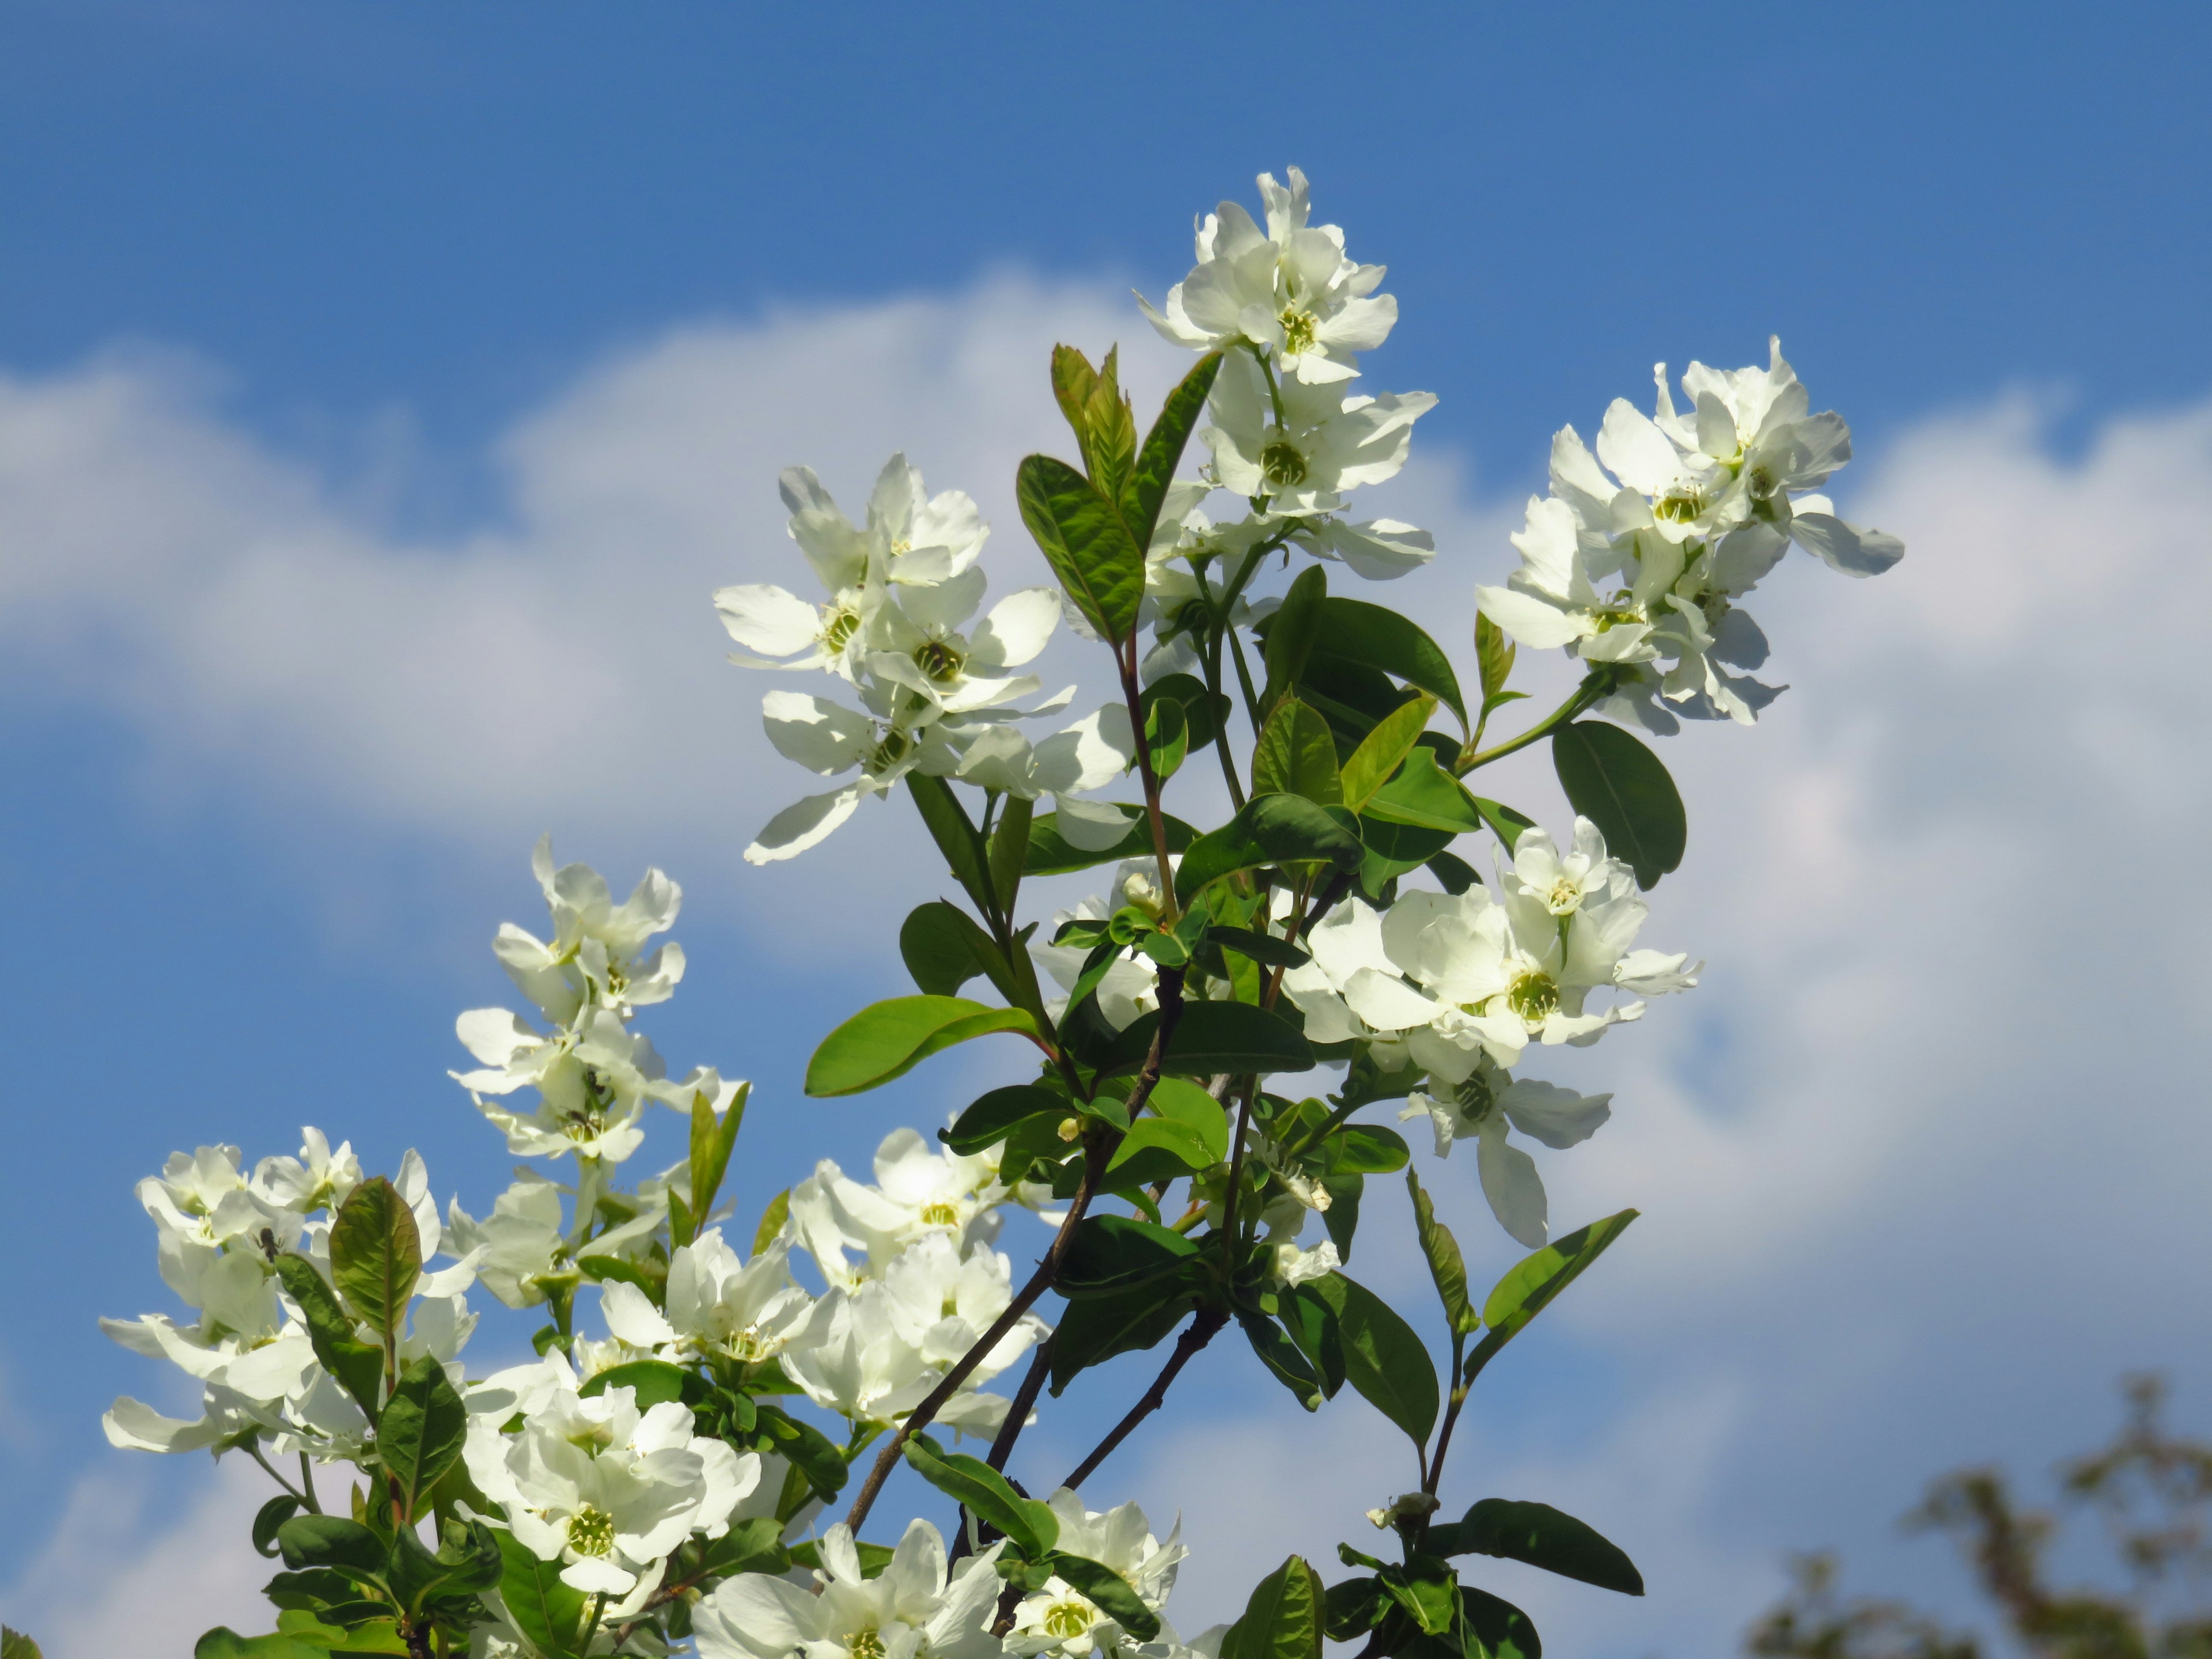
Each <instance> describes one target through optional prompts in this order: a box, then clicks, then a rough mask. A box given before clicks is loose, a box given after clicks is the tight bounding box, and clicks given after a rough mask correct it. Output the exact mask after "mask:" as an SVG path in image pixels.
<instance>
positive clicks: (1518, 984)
mask: <svg viewBox="0 0 2212 1659" xmlns="http://www.w3.org/2000/svg"><path fill="white" fill-rule="evenodd" d="M1505 1000H1506V1004H1507V1006H1510V1008H1511V1009H1512V1010H1513V1012H1515V1013H1516V1014H1518V1015H1520V1016H1521V1018H1522V1019H1524V1020H1526V1021H1527V1022H1528V1024H1531V1025H1541V1024H1543V1023H1544V1021H1545V1019H1546V1018H1547V1017H1548V1016H1550V1015H1552V1014H1555V1013H1557V1012H1559V987H1558V986H1557V985H1554V984H1553V982H1552V976H1551V975H1549V974H1544V973H1536V972H1534V971H1532V972H1529V973H1526V974H1523V975H1521V977H1520V978H1518V979H1516V980H1515V981H1513V984H1512V987H1511V988H1510V989H1509V990H1508V991H1507V992H1506V993H1505Z"/></svg>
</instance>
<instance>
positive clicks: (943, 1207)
mask: <svg viewBox="0 0 2212 1659" xmlns="http://www.w3.org/2000/svg"><path fill="white" fill-rule="evenodd" d="M921 1225H923V1226H925V1227H957V1226H958V1225H960V1212H959V1211H957V1210H956V1209H954V1208H953V1207H952V1206H951V1205H950V1204H947V1203H946V1202H945V1200H942V1199H939V1200H937V1201H936V1202H935V1203H933V1204H925V1205H923V1206H921Z"/></svg>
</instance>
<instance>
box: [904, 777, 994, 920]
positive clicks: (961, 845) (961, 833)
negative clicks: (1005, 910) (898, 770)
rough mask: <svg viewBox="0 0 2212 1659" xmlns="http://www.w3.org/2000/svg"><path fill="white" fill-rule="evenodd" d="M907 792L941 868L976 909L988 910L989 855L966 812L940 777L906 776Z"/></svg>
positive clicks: (979, 833) (973, 821) (949, 785)
mask: <svg viewBox="0 0 2212 1659" xmlns="http://www.w3.org/2000/svg"><path fill="white" fill-rule="evenodd" d="M906 787H907V793H908V794H910V795H912V796H913V797H914V805H915V811H918V812H920V813H921V821H922V823H923V824H924V825H925V826H927V829H928V830H929V838H930V839H931V840H932V841H933V842H936V843H937V850H938V851H939V853H941V854H944V855H945V868H946V869H947V870H948V871H950V872H951V875H952V878H953V879H954V880H955V881H957V882H958V883H959V884H960V885H961V887H962V889H963V890H965V891H966V893H967V895H968V896H969V898H971V899H973V900H975V908H977V909H979V910H987V909H988V908H989V906H988V905H987V903H986V902H985V895H986V894H987V893H988V892H989V891H990V887H991V874H990V853H989V849H987V848H986V847H985V846H984V845H983V837H982V835H981V832H979V831H978V830H977V829H976V828H975V820H974V819H972V818H970V817H969V816H968V809H967V808H966V807H964V806H963V805H961V804H960V799H959V797H958V796H957V795H955V794H954V793H952V786H951V784H949V783H947V782H946V781H945V780H944V779H943V778H933V777H929V776H927V775H924V774H922V773H920V772H909V773H908V774H907V776H906Z"/></svg>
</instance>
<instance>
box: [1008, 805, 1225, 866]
mask: <svg viewBox="0 0 2212 1659" xmlns="http://www.w3.org/2000/svg"><path fill="white" fill-rule="evenodd" d="M1106 805H1109V806H1120V807H1121V811H1122V812H1123V813H1124V814H1125V815H1126V816H1127V818H1128V820H1129V833H1128V834H1127V835H1126V836H1122V837H1121V840H1119V841H1117V842H1115V843H1114V844H1113V845H1112V846H1111V847H1107V848H1097V849H1093V848H1086V847H1078V846H1076V845H1075V844H1074V843H1073V842H1069V841H1066V840H1065V839H1063V838H1062V837H1061V836H1060V815H1059V814H1058V813H1056V812H1047V813H1046V814H1045V815H1044V816H1043V817H1041V818H1038V819H1036V821H1035V822H1033V823H1031V824H1030V845H1029V851H1028V853H1027V854H1026V855H1025V856H1024V858H1023V860H1022V873H1023V874H1024V875H1025V876H1064V875H1066V874H1068V873H1069V872H1072V871H1076V870H1088V869H1091V867H1092V866H1095V865H1100V864H1112V863H1114V862H1115V861H1116V860H1121V859H1139V858H1150V857H1151V856H1152V824H1151V822H1150V821H1149V820H1148V819H1147V818H1146V816H1145V809H1144V808H1143V807H1141V806H1131V805H1127V804H1126V803H1123V802H1120V801H1109V802H1107V803H1106ZM1163 827H1164V828H1165V829H1166V830H1167V832H1168V851H1169V852H1170V853H1180V852H1182V850H1183V849H1184V848H1187V847H1188V846H1189V845H1190V844H1191V842H1194V841H1196V840H1197V839H1198V831H1197V830H1195V829H1192V828H1191V827H1190V826H1189V825H1188V824H1187V823H1184V822H1183V821H1182V819H1181V818H1178V817H1164V822H1163Z"/></svg>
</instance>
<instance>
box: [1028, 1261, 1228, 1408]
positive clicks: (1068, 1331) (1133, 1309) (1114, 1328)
mask: <svg viewBox="0 0 2212 1659" xmlns="http://www.w3.org/2000/svg"><path fill="white" fill-rule="evenodd" d="M1194 1268H1195V1263H1194V1264H1193V1266H1192V1267H1190V1268H1186V1269H1185V1270H1184V1272H1183V1273H1182V1275H1180V1276H1177V1277H1175V1278H1173V1279H1156V1280H1154V1281H1152V1283H1150V1284H1145V1285H1138V1286H1137V1287H1136V1288H1135V1289H1133V1290H1128V1291H1120V1292H1118V1293H1117V1294H1115V1295H1112V1296H1097V1297H1090V1296H1086V1297H1081V1298H1079V1299H1077V1300H1073V1301H1071V1302H1069V1303H1068V1304H1067V1305H1066V1307H1065V1308H1062V1309H1061V1310H1060V1322H1059V1324H1058V1326H1057V1327H1056V1328H1055V1329H1054V1332H1053V1337H1052V1396H1053V1398H1054V1399H1055V1400H1057V1399H1059V1398H1060V1391H1061V1390H1062V1389H1065V1388H1066V1387H1067V1385H1068V1384H1069V1383H1072V1382H1073V1381H1074V1380H1075V1378H1076V1377H1077V1376H1079V1375H1080V1374H1081V1373H1082V1372H1084V1371H1085V1370H1089V1369H1090V1368H1091V1366H1093V1365H1097V1364H1103V1363H1104V1362H1105V1361H1107V1360H1109V1359H1111V1358H1113V1357H1114V1356H1115V1355H1116V1354H1122V1353H1134V1352H1138V1351H1139V1350H1141V1349H1145V1348H1150V1347H1152V1346H1156V1345H1157V1344H1158V1343H1159V1342H1161V1341H1163V1340H1165V1339H1166V1337H1167V1336H1168V1335H1169V1334H1170V1333H1171V1332H1172V1331H1173V1330H1174V1329H1175V1328H1176V1326H1177V1325H1180V1324H1181V1323H1182V1317H1183V1316H1184V1315H1185V1314H1186V1313H1188V1312H1189V1311H1190V1309H1191V1305H1192V1302H1193V1300H1194V1296H1193V1293H1192V1291H1191V1290H1190V1288H1189V1274H1190V1273H1191V1272H1192V1271H1194Z"/></svg>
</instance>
